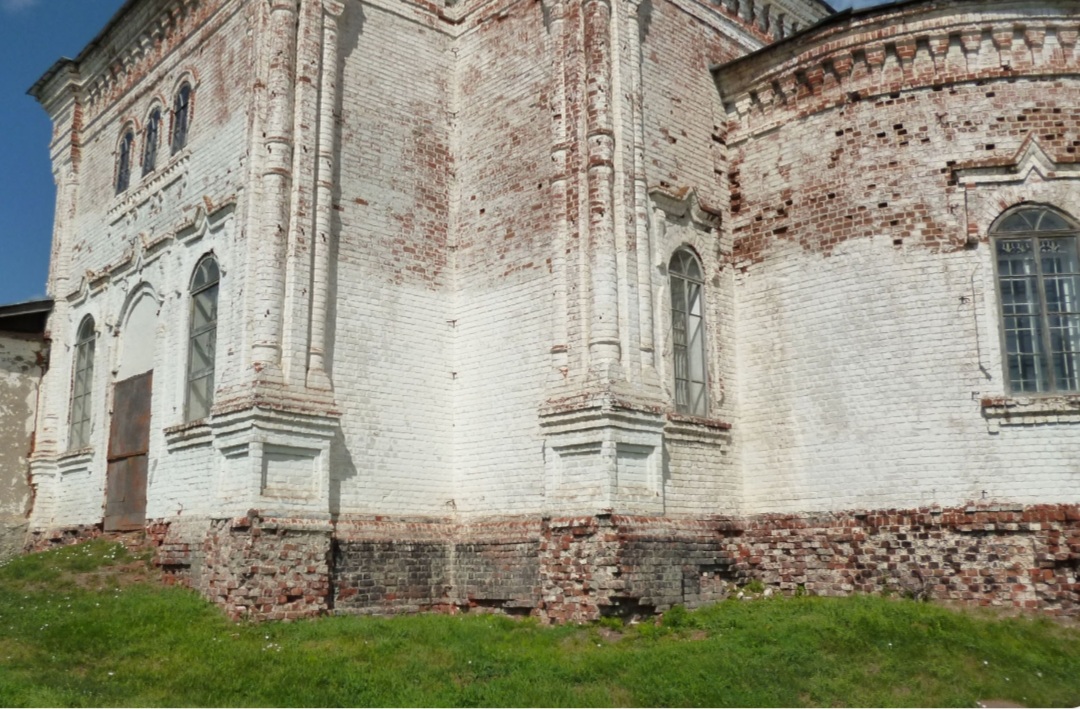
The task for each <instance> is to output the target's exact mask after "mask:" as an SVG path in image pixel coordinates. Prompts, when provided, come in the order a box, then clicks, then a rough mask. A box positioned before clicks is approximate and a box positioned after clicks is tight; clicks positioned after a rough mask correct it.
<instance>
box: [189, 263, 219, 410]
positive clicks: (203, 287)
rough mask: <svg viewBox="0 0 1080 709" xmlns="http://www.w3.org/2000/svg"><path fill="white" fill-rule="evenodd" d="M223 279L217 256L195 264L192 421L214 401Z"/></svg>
mask: <svg viewBox="0 0 1080 709" xmlns="http://www.w3.org/2000/svg"><path fill="white" fill-rule="evenodd" d="M219 278H220V274H219V272H218V264H217V260H216V259H215V258H214V257H213V256H206V257H204V258H203V260H202V261H200V262H199V265H198V266H196V267H195V275H194V276H193V277H192V279H191V327H190V329H189V338H188V367H187V403H186V405H185V407H184V408H185V411H184V415H185V419H186V420H188V421H197V420H198V419H201V418H206V417H207V416H208V415H209V414H210V407H211V406H212V405H213V403H214V351H215V347H216V340H217V306H218V280H219Z"/></svg>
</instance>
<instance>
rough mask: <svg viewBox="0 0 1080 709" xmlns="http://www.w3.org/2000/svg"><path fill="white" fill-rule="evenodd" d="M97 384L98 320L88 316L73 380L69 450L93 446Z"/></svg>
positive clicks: (78, 345)
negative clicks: (93, 405) (95, 371)
mask: <svg viewBox="0 0 1080 709" xmlns="http://www.w3.org/2000/svg"><path fill="white" fill-rule="evenodd" d="M93 384H94V319H93V318H91V317H87V318H85V319H84V320H83V321H82V325H80V326H79V332H78V334H77V335H76V337H75V369H74V372H73V374H72V381H71V422H70V429H69V430H68V447H69V448H70V449H72V450H75V449H77V448H85V447H86V446H87V444H89V443H90V419H91V415H90V414H91V408H90V399H91V394H92V393H93Z"/></svg>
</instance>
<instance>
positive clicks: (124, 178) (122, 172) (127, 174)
mask: <svg viewBox="0 0 1080 709" xmlns="http://www.w3.org/2000/svg"><path fill="white" fill-rule="evenodd" d="M134 145H135V131H133V130H127V131H126V132H125V133H124V137H123V138H121V139H120V154H119V155H118V156H117V158H116V194H120V193H121V192H124V191H125V190H127V188H128V185H130V184H131V148H132V146H134Z"/></svg>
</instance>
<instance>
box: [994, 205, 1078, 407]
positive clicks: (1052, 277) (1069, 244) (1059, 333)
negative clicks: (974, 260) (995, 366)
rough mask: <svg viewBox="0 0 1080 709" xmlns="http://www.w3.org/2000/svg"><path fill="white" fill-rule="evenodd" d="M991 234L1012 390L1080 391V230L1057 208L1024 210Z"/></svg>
mask: <svg viewBox="0 0 1080 709" xmlns="http://www.w3.org/2000/svg"><path fill="white" fill-rule="evenodd" d="M991 237H992V239H993V245H994V254H995V256H996V261H997V280H998V293H999V296H1000V297H999V300H1000V303H1001V323H1002V326H1001V331H1002V341H1003V345H1004V355H1005V356H1004V360H1005V378H1006V380H1007V381H1008V386H1009V391H1010V392H1012V393H1047V394H1051V393H1063V392H1077V391H1080V251H1078V246H1080V244H1078V241H1080V229H1078V228H1077V226H1076V225H1075V223H1074V222H1073V221H1072V220H1070V219H1068V218H1066V217H1065V216H1064V215H1062V214H1060V213H1058V212H1056V211H1054V210H1051V209H1048V208H1046V207H1025V208H1022V209H1019V210H1016V211H1014V212H1012V213H1011V214H1007V215H1006V216H1005V217H1004V218H1003V219H1001V220H1000V221H999V222H998V224H997V225H995V226H994V227H993V229H992V231H991Z"/></svg>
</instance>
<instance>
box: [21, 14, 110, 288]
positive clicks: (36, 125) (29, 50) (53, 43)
mask: <svg viewBox="0 0 1080 709" xmlns="http://www.w3.org/2000/svg"><path fill="white" fill-rule="evenodd" d="M121 5H123V0H0V304H7V303H13V302H17V301H20V300H28V299H30V298H35V297H42V296H44V295H45V277H46V275H47V272H48V267H49V248H50V245H51V241H52V222H53V211H54V209H55V198H56V192H55V189H54V187H53V179H52V166H51V164H50V162H49V138H50V135H51V128H50V125H49V119H48V116H47V115H46V113H45V111H44V110H43V109H42V108H41V107H40V106H39V105H38V104H37V102H36V101H35V100H34V99H32V98H30V97H29V96H27V95H26V90H27V89H29V88H30V87H31V86H32V85H33V84H34V82H35V81H37V80H38V79H39V78H40V77H41V75H42V74H44V73H45V72H46V70H48V68H49V67H50V66H52V65H53V62H55V61H56V60H57V59H59V58H60V57H62V56H69V57H74V56H75V55H77V54H78V53H79V51H81V50H82V48H83V47H84V46H85V45H86V44H87V43H88V42H89V41H90V40H91V39H93V38H94V36H95V35H96V34H97V33H98V32H99V31H100V30H101V29H102V28H103V27H104V26H105V23H107V22H108V21H109V18H110V17H112V15H113V14H114V13H115V12H116V11H117V10H119V9H120V6H121Z"/></svg>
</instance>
